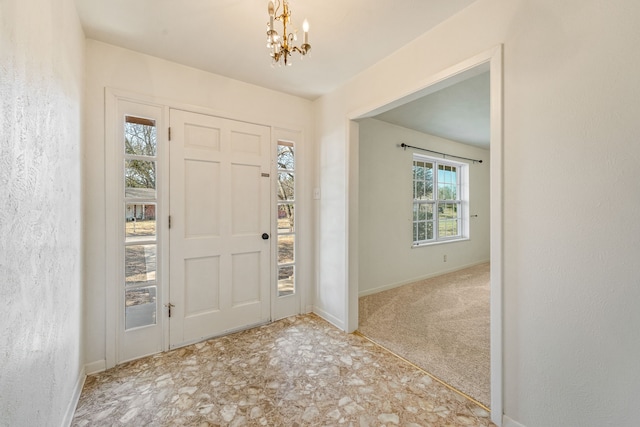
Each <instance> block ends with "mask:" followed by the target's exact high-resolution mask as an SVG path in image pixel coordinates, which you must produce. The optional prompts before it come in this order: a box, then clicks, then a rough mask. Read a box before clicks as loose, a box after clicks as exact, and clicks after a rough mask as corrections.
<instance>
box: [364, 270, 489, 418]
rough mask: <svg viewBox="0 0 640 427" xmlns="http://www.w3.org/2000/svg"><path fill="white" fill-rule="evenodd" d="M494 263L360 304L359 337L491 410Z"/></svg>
mask: <svg viewBox="0 0 640 427" xmlns="http://www.w3.org/2000/svg"><path fill="white" fill-rule="evenodd" d="M489 271H490V270H489V263H486V264H480V265H476V266H473V267H470V268H466V269H464V270H459V271H456V272H452V273H448V274H445V275H442V276H438V277H433V278H430V279H426V280H422V281H419V282H415V283H412V284H409V285H404V286H401V287H398V288H395V289H390V290H388V291H384V292H379V293H377V294H373V295H367V296H364V297H361V298H360V299H359V332H360V333H361V334H363V335H364V336H365V337H367V338H369V339H371V340H372V341H374V342H376V343H378V344H380V345H382V346H384V347H385V348H387V349H389V350H390V351H392V352H394V353H396V354H397V355H399V356H401V357H403V358H405V359H407V360H408V361H410V362H412V363H414V364H415V365H416V366H418V367H420V368H422V369H424V370H425V371H427V372H429V373H430V374H432V375H433V376H435V377H437V378H439V379H440V380H442V381H444V382H445V383H447V384H449V385H450V386H452V387H454V388H455V389H457V390H459V391H461V392H463V393H465V394H466V395H468V396H470V397H472V398H473V399H475V400H477V401H478V402H480V403H481V404H483V405H484V406H486V407H489V404H490V401H491V399H490V354H489V327H490V320H489V292H490V286H489Z"/></svg>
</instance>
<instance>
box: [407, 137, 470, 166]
mask: <svg viewBox="0 0 640 427" xmlns="http://www.w3.org/2000/svg"><path fill="white" fill-rule="evenodd" d="M400 147H402V149H403V150H405V151H406V149H407V147H409V148H415V149H416V150H422V151H428V152H430V153H436V154H440V155H441V156H445V157H447V156H448V157H455V158H456V159H464V160H469V161H470V162H473V163H476V162H477V163H482V160H478V159H470V158H468V157H461V156H454V155H453V154H446V153H441V152H440V151H433V150H428V149H426V148H421V147H414V146H413V145H408V144H405V143H404V142H403V143H402V144H400Z"/></svg>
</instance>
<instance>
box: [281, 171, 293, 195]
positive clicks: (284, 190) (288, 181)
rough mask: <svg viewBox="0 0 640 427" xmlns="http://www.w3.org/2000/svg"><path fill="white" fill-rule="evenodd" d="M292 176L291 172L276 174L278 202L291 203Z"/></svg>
mask: <svg viewBox="0 0 640 427" xmlns="http://www.w3.org/2000/svg"><path fill="white" fill-rule="evenodd" d="M293 191H294V174H293V173H292V172H279V173H278V200H287V201H293V195H294V192H293Z"/></svg>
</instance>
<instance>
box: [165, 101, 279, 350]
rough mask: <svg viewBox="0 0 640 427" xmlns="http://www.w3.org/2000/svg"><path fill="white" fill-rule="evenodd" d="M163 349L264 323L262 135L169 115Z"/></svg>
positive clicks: (266, 205)
mask: <svg viewBox="0 0 640 427" xmlns="http://www.w3.org/2000/svg"><path fill="white" fill-rule="evenodd" d="M170 122H171V141H170V142H169V145H170V189H169V191H170V215H171V220H170V221H171V228H170V230H169V233H170V249H169V250H170V266H169V268H170V283H169V302H170V304H172V307H171V318H170V325H169V345H170V348H174V347H178V346H181V345H185V344H188V343H191V342H195V341H199V340H202V339H204V338H208V337H211V336H215V335H220V334H223V333H226V332H228V331H233V330H238V329H242V328H246V327H249V326H252V325H255V324H259V323H263V322H266V321H269V320H270V318H271V310H270V296H271V289H270V274H271V251H270V248H271V241H270V234H271V227H270V224H271V223H270V214H271V195H270V188H271V186H270V178H269V174H270V169H271V166H270V157H271V156H270V151H271V150H270V146H271V142H270V128H269V127H266V126H260V125H255V124H250V123H244V122H237V121H233V120H228V119H222V118H219V117H214V116H209V115H204V114H197V113H191V112H187V111H181V110H173V109H172V110H171V111H170Z"/></svg>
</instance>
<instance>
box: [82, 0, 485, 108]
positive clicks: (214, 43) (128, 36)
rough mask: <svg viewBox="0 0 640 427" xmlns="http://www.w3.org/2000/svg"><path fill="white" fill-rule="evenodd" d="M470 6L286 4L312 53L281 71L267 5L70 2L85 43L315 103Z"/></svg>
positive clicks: (420, 0) (440, 2)
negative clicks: (271, 49) (272, 54)
mask: <svg viewBox="0 0 640 427" xmlns="http://www.w3.org/2000/svg"><path fill="white" fill-rule="evenodd" d="M473 1H474V0H394V1H390V0H348V1H345V0H322V1H320V0H316V1H311V0H289V5H290V10H291V12H292V24H293V26H294V27H297V28H301V27H302V21H303V20H304V18H307V19H308V21H309V23H310V30H309V43H310V44H311V46H312V48H311V53H310V55H309V56H308V57H306V58H304V60H302V61H301V60H300V57H299V56H298V55H297V54H296V56H294V57H293V65H292V66H291V67H286V68H285V67H281V68H280V67H277V66H276V67H272V65H271V59H270V58H269V55H268V51H267V48H266V30H267V21H268V14H267V4H268V1H267V0H135V1H131V0H108V1H105V0H76V7H77V9H78V13H79V16H80V20H81V22H82V25H83V28H84V31H85V35H86V36H87V37H88V38H91V39H95V40H99V41H103V42H106V43H109V44H113V45H116V46H121V47H124V48H127V49H131V50H134V51H138V52H142V53H146V54H149V55H153V56H157V57H160V58H164V59H167V60H170V61H174V62H178V63H181V64H184V65H187V66H191V67H195V68H198V69H202V70H205V71H208V72H212V73H215V74H219V75H222V76H226V77H231V78H233V79H237V80H241V81H244V82H247V83H251V84H255V85H258V86H262V87H266V88H270V89H273V90H277V91H280V92H285V93H289V94H292V95H296V96H301V97H304V98H307V99H311V100H313V99H315V98H317V97H318V96H321V95H323V94H326V93H328V92H331V91H333V90H334V89H336V88H337V87H339V86H340V85H342V84H344V83H345V82H347V81H348V80H349V79H351V78H352V77H354V76H355V75H356V74H358V73H360V72H362V71H363V70H365V69H367V68H368V67H370V66H371V65H373V64H375V63H376V62H378V61H380V60H381V59H383V58H385V57H386V56H388V55H390V54H391V53H393V52H394V51H396V50H398V49H399V48H401V47H402V46H404V45H405V44H407V43H408V42H410V41H411V40H413V39H415V38H417V37H418V36H420V35H421V34H423V33H425V32H427V31H428V30H429V29H431V28H433V27H435V26H436V25H438V24H439V23H441V22H442V21H444V20H446V19H447V18H449V17H451V16H452V15H454V14H456V13H457V12H459V11H460V10H462V9H464V8H465V7H467V6H468V5H470V4H471V3H473ZM277 24H278V23H277ZM278 28H279V27H278V26H276V29H278ZM300 31H301V30H300ZM280 32H281V31H280Z"/></svg>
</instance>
